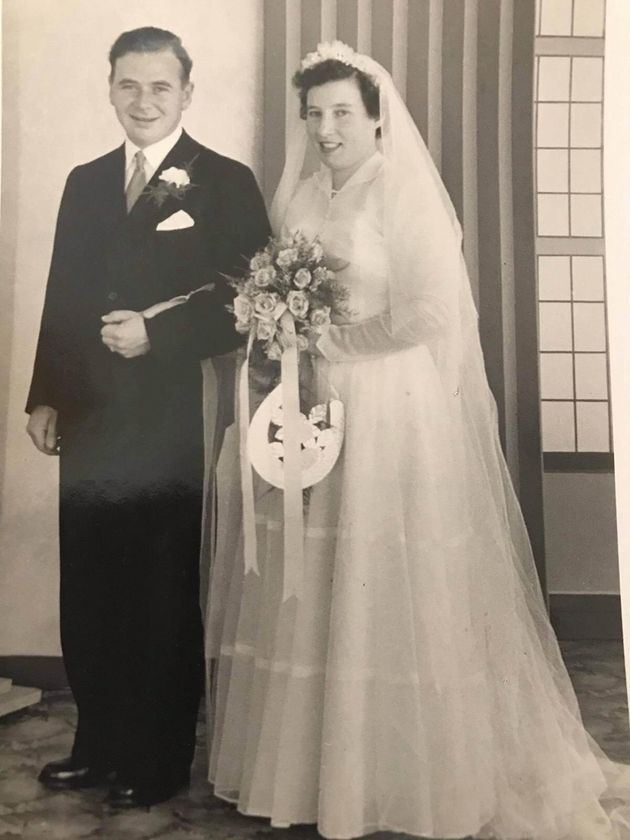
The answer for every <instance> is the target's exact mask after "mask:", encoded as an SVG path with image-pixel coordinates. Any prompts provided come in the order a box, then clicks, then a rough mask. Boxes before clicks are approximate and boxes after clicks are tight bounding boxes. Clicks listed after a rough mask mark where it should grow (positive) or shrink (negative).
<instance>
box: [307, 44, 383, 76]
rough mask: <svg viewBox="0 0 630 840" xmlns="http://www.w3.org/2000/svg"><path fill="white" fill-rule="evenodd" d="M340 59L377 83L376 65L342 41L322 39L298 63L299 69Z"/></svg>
mask: <svg viewBox="0 0 630 840" xmlns="http://www.w3.org/2000/svg"><path fill="white" fill-rule="evenodd" d="M329 60H333V61H341V62H342V63H343V64H347V65H349V66H350V67H356V69H357V70H360V71H361V72H362V73H365V74H366V75H368V76H370V77H371V78H372V80H373V81H374V83H375V84H376V85H378V84H379V74H378V71H379V69H381V68H380V65H378V64H377V63H376V62H375V61H374V60H373V59H371V58H370V57H369V56H367V55H361V54H360V53H357V52H355V51H354V50H353V49H352V47H350V46H348V44H344V42H343V41H323V42H322V43H321V44H318V45H317V49H316V50H315V51H314V52H310V53H308V54H307V55H306V56H305V57H304V58H303V59H302V62H301V64H300V70H310V68H311V67H315V66H316V65H317V64H321V63H322V61H329Z"/></svg>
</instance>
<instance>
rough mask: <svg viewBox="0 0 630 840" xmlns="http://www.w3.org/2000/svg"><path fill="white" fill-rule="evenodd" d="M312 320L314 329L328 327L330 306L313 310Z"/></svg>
mask: <svg viewBox="0 0 630 840" xmlns="http://www.w3.org/2000/svg"><path fill="white" fill-rule="evenodd" d="M310 320H311V325H312V326H313V327H326V326H328V324H330V306H322V307H320V308H319V309H313V311H312V312H311V316H310Z"/></svg>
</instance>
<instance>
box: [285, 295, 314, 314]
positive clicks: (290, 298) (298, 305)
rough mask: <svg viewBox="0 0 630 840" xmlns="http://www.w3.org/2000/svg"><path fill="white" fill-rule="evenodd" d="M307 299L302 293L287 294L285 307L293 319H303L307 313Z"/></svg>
mask: <svg viewBox="0 0 630 840" xmlns="http://www.w3.org/2000/svg"><path fill="white" fill-rule="evenodd" d="M308 305H309V304H308V298H307V297H306V295H305V294H304V292H295V291H292V292H289V294H288V295H287V306H288V308H289V312H290V313H291V315H293V317H294V318H304V317H305V316H306V313H307V312H308Z"/></svg>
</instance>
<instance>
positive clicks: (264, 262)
mask: <svg viewBox="0 0 630 840" xmlns="http://www.w3.org/2000/svg"><path fill="white" fill-rule="evenodd" d="M270 262H271V257H270V256H269V254H267V253H266V251H261V252H260V253H259V254H255V255H254V256H253V257H252V258H251V260H250V261H249V267H250V268H251V270H252V271H258V269H259V268H266V267H267V266H268V265H269V263H270Z"/></svg>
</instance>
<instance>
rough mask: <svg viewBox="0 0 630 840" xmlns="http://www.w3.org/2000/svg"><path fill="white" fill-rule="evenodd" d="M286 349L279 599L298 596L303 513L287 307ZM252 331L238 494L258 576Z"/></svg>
mask: <svg viewBox="0 0 630 840" xmlns="http://www.w3.org/2000/svg"><path fill="white" fill-rule="evenodd" d="M280 324H281V327H282V330H283V335H284V338H285V344H286V347H285V349H284V351H283V353H282V359H281V362H280V365H281V367H280V375H281V381H282V411H283V428H284V437H283V445H284V457H283V465H284V535H283V536H284V576H283V590H282V600H283V601H286V600H287V599H288V598H291V597H292V596H293V595H295V596H298V597H299V589H300V583H301V576H302V569H303V560H304V515H303V507H302V457H301V443H300V397H299V378H298V350H297V341H296V335H295V323H294V321H293V316H292V315H291V314H290V313H289V312H288V311H285V312H284V313H283V314H282V315H281V317H280ZM253 335H254V333H253V331H252V332H251V333H250V336H249V340H248V342H247V352H246V355H245V359H244V361H243V364H242V365H241V370H240V379H239V437H240V452H241V459H240V460H241V492H242V498H243V552H244V559H245V574H247V573H248V572H254V573H255V574H257V575H258V574H260V571H259V568H258V556H257V550H256V510H255V502H254V485H253V478H252V467H251V463H250V460H249V456H248V453H247V435H248V432H249V423H250V416H249V355H250V352H251V348H252V344H253V340H254V339H253Z"/></svg>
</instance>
